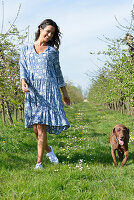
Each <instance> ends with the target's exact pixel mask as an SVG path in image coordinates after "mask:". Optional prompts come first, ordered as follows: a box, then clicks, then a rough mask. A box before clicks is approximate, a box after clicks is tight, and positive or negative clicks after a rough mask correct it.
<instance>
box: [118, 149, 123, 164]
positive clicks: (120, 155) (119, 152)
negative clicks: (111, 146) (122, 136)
mask: <svg viewBox="0 0 134 200" xmlns="http://www.w3.org/2000/svg"><path fill="white" fill-rule="evenodd" d="M118 155H119V158H120V159H121V161H122V160H123V155H124V152H123V151H120V150H118Z"/></svg>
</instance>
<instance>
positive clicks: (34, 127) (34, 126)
mask: <svg viewBox="0 0 134 200" xmlns="http://www.w3.org/2000/svg"><path fill="white" fill-rule="evenodd" d="M33 131H34V133H35V136H36V139H37V140H38V130H37V124H33Z"/></svg>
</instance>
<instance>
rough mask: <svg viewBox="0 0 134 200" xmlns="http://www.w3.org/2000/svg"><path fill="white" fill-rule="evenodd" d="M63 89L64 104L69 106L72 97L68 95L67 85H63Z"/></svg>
mask: <svg viewBox="0 0 134 200" xmlns="http://www.w3.org/2000/svg"><path fill="white" fill-rule="evenodd" d="M61 91H62V93H63V99H64V104H65V105H67V106H69V105H70V103H71V102H70V97H69V96H68V93H67V90H66V87H65V86H63V87H61Z"/></svg>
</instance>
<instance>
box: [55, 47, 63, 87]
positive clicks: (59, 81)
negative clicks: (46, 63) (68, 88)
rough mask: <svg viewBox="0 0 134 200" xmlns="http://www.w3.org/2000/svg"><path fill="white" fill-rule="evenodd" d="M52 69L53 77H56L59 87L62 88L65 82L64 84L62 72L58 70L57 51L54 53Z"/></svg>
mask: <svg viewBox="0 0 134 200" xmlns="http://www.w3.org/2000/svg"><path fill="white" fill-rule="evenodd" d="M54 69H55V75H56V78H57V83H58V85H59V87H64V86H65V82H64V78H63V75H62V71H61V68H60V63H59V51H57V50H56V52H55V58H54Z"/></svg>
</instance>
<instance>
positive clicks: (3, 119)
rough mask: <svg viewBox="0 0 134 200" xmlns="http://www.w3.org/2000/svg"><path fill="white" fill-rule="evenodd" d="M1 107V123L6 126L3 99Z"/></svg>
mask: <svg viewBox="0 0 134 200" xmlns="http://www.w3.org/2000/svg"><path fill="white" fill-rule="evenodd" d="M1 106H2V122H3V124H6V118H5V106H4V101H3V99H2V101H1Z"/></svg>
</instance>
